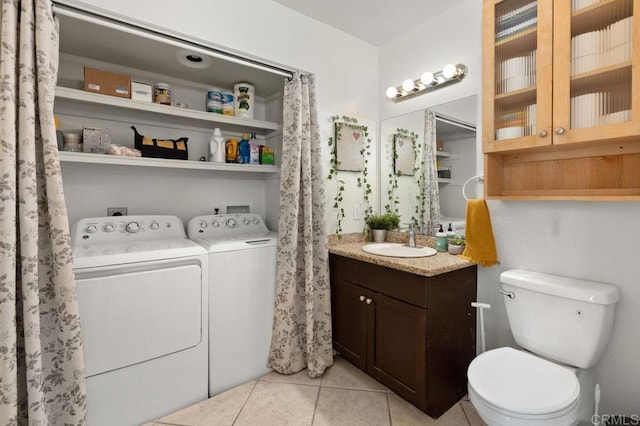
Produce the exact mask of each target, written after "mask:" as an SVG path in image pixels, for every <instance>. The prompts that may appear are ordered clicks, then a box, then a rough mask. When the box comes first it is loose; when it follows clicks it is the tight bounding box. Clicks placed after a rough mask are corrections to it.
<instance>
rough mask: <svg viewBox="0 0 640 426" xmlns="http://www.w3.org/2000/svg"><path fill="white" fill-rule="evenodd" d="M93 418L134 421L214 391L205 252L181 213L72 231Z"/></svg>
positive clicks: (89, 222) (92, 222)
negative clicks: (190, 234) (191, 236)
mask: <svg viewBox="0 0 640 426" xmlns="http://www.w3.org/2000/svg"><path fill="white" fill-rule="evenodd" d="M71 239H72V246H73V259H74V271H75V275H76V282H77V288H78V305H79V308H80V324H81V326H82V331H83V336H84V359H85V374H86V378H87V410H88V423H89V425H91V426H98V425H110V426H112V425H135V424H141V423H144V422H147V421H150V420H153V419H155V418H158V417H161V416H162V415H165V414H168V413H171V412H173V411H176V410H178V409H180V408H182V407H186V406H188V405H190V404H192V403H195V402H197V401H202V400H204V399H206V398H207V397H208V392H207V368H208V360H207V350H208V347H207V340H208V322H207V315H208V304H207V292H208V286H207V279H208V269H207V252H206V251H205V250H204V249H203V248H202V247H201V246H199V245H197V244H195V243H193V242H192V241H190V240H189V239H187V238H186V234H185V231H184V225H183V223H182V221H181V220H180V219H178V218H177V217H175V216H119V217H113V216H112V217H99V218H89V219H82V220H80V221H79V222H78V223H76V224H75V225H74V226H73V227H72V229H71Z"/></svg>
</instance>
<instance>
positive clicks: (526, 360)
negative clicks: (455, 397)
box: [467, 348, 580, 426]
mask: <svg viewBox="0 0 640 426" xmlns="http://www.w3.org/2000/svg"><path fill="white" fill-rule="evenodd" d="M467 375H468V378H469V386H468V392H469V399H470V400H471V403H472V404H473V405H474V406H475V407H476V410H477V411H478V414H479V415H480V417H482V418H483V419H484V421H485V422H487V423H488V424H489V425H508V426H520V425H522V426H525V425H545V426H567V425H572V424H575V423H576V422H577V420H578V409H579V406H580V384H579V382H578V378H577V377H576V374H575V370H574V369H571V368H568V367H566V366H561V365H558V364H555V363H553V362H551V361H547V360H544V359H542V358H539V357H537V356H535V355H532V354H530V353H528V352H524V351H521V350H517V349H513V348H498V349H494V350H491V351H488V352H485V353H483V354H481V355H479V356H478V357H477V358H475V359H474V360H473V361H472V362H471V364H470V365H469V370H468V373H467Z"/></svg>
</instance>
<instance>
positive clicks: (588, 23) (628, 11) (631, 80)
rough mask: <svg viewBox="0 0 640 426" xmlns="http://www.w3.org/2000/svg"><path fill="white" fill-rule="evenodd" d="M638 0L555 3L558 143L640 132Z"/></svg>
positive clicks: (555, 113)
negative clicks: (636, 48) (636, 55)
mask: <svg viewBox="0 0 640 426" xmlns="http://www.w3.org/2000/svg"><path fill="white" fill-rule="evenodd" d="M638 3H639V2H638V1H636V0H565V1H557V2H555V4H554V7H555V10H554V14H555V15H554V55H553V56H554V72H553V81H554V95H553V96H554V119H553V128H554V129H553V131H554V134H553V143H554V144H564V143H573V142H588V141H607V140H614V139H615V140H623V139H624V138H630V137H634V136H637V135H639V134H640V128H639V126H638V123H640V116H639V115H638V113H639V111H638V107H639V105H638V102H639V98H638V94H639V93H638V73H639V72H640V70H639V69H638V67H637V66H636V67H634V66H633V65H634V61H637V58H634V55H633V45H634V43H637V40H638V25H635V26H634V25H633V19H634V18H633V14H634V11H635V9H636V7H637V6H638ZM634 68H635V69H634ZM634 93H635V96H633V94H634Z"/></svg>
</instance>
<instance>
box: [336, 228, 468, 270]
mask: <svg viewBox="0 0 640 426" xmlns="http://www.w3.org/2000/svg"><path fill="white" fill-rule="evenodd" d="M396 234H397V235H396ZM356 235H358V234H356ZM406 238H407V237H406V236H405V235H403V234H402V233H400V232H394V233H387V239H386V241H385V242H402V243H404V242H406V241H405V240H406ZM354 240H355V241H354ZM363 240H364V238H359V237H357V236H354V235H346V236H343V238H342V239H341V240H338V241H336V240H334V241H331V242H330V244H329V253H332V254H336V255H340V256H344V257H349V258H351V259H356V260H361V261H363V262H367V263H373V264H375V265H380V266H386V267H388V268H393V269H398V270H400V271H405V272H410V273H412V274H416V275H422V276H425V277H433V276H435V275H440V274H444V273H446V272H451V271H455V270H456V269H462V268H468V267H470V266H473V265H475V263H473V262H470V261H468V260H464V259H460V258H459V257H458V256H454V255H451V254H449V253H447V252H444V253H440V252H439V253H438V254H436V255H435V256H429V257H417V258H404V257H389V256H378V255H375V254H371V253H367V252H366V251H364V250H362V246H364V245H365V244H369V242H365V241H363ZM416 244H418V245H425V246H429V247H434V238H433V237H426V236H418V237H417V238H416Z"/></svg>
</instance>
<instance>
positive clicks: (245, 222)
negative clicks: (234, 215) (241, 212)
mask: <svg viewBox="0 0 640 426" xmlns="http://www.w3.org/2000/svg"><path fill="white" fill-rule="evenodd" d="M242 223H244V224H245V225H248V224H250V223H251V221H250V220H249V219H247V218H244V219H242Z"/></svg>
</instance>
